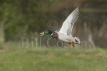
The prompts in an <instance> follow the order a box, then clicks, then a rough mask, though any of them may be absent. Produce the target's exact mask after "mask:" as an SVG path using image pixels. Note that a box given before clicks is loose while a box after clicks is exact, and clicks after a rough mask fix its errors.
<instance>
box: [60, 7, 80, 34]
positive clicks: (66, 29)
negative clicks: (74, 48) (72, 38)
mask: <svg viewBox="0 0 107 71" xmlns="http://www.w3.org/2000/svg"><path fill="white" fill-rule="evenodd" d="M78 13H79V9H78V8H76V9H75V10H74V11H73V12H72V13H71V14H70V15H69V16H68V17H67V19H66V20H65V21H64V22H63V25H62V27H61V29H60V31H59V32H60V33H63V34H66V35H71V32H72V28H73V25H74V23H75V21H76V20H77V19H78V16H79V15H78Z"/></svg>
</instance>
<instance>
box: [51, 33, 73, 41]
mask: <svg viewBox="0 0 107 71" xmlns="http://www.w3.org/2000/svg"><path fill="white" fill-rule="evenodd" d="M51 37H53V38H56V39H60V40H62V41H64V42H71V41H72V40H73V37H72V36H68V35H65V34H63V33H59V32H56V33H54V34H52V35H51Z"/></svg>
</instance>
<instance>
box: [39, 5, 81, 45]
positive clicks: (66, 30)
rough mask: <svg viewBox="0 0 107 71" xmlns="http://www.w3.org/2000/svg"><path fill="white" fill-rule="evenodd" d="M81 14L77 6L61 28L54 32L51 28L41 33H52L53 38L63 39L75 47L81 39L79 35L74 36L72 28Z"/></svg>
mask: <svg viewBox="0 0 107 71" xmlns="http://www.w3.org/2000/svg"><path fill="white" fill-rule="evenodd" d="M78 16H79V8H78V7H77V8H76V9H75V10H74V11H73V12H72V13H71V14H70V15H69V16H68V17H67V19H66V20H65V21H64V22H63V25H62V27H61V28H59V29H57V30H55V32H54V33H53V32H52V31H50V30H45V31H43V32H42V33H40V34H41V36H43V35H45V34H50V35H51V37H52V38H55V39H59V40H61V41H64V42H66V43H68V44H69V45H70V46H72V47H75V46H76V45H78V44H80V39H79V38H78V37H73V36H72V34H71V33H72V29H73V25H74V23H75V22H76V20H77V19H78Z"/></svg>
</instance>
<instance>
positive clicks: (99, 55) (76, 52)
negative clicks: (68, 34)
mask: <svg viewBox="0 0 107 71" xmlns="http://www.w3.org/2000/svg"><path fill="white" fill-rule="evenodd" d="M7 46H8V48H5V49H2V50H0V57H1V58H0V71H29V70H31V71H71V70H72V71H106V70H107V53H106V52H107V50H105V49H94V50H93V49H89V48H86V49H82V48H46V47H33V48H31V47H30V48H20V46H17V45H16V44H13V43H8V44H7Z"/></svg>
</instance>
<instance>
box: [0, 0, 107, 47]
mask: <svg viewBox="0 0 107 71" xmlns="http://www.w3.org/2000/svg"><path fill="white" fill-rule="evenodd" d="M77 7H79V9H80V13H79V18H78V20H77V22H76V23H75V25H74V28H73V33H72V34H73V36H77V37H79V38H80V40H81V41H85V42H86V43H85V45H84V46H86V47H89V45H90V47H100V48H106V46H107V32H106V30H107V1H106V0H66V1H65V0H45V1H44V0H14V1H12V0H6V1H4V0H0V32H1V33H0V40H1V43H0V44H1V45H2V41H3V43H5V42H9V41H16V42H17V41H21V40H22V39H21V38H22V37H23V36H24V37H29V38H30V37H37V36H38V37H39V34H38V33H40V32H42V31H44V30H47V29H49V30H52V31H54V30H56V29H57V28H60V27H61V25H62V23H63V21H64V20H65V19H66V18H67V16H68V15H69V14H70V13H71V12H72V11H73V10H74V9H75V8H77ZM50 20H54V21H52V23H53V24H52V25H51V26H53V27H55V26H56V24H54V23H56V22H55V21H57V25H58V26H57V28H55V29H51V28H49V27H48V26H47V24H48V23H49V21H50ZM44 37H46V36H44ZM47 38H49V36H47ZM45 39H46V38H45ZM45 39H44V38H42V40H43V41H42V43H43V45H46V44H44V43H45V42H46V40H45Z"/></svg>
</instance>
